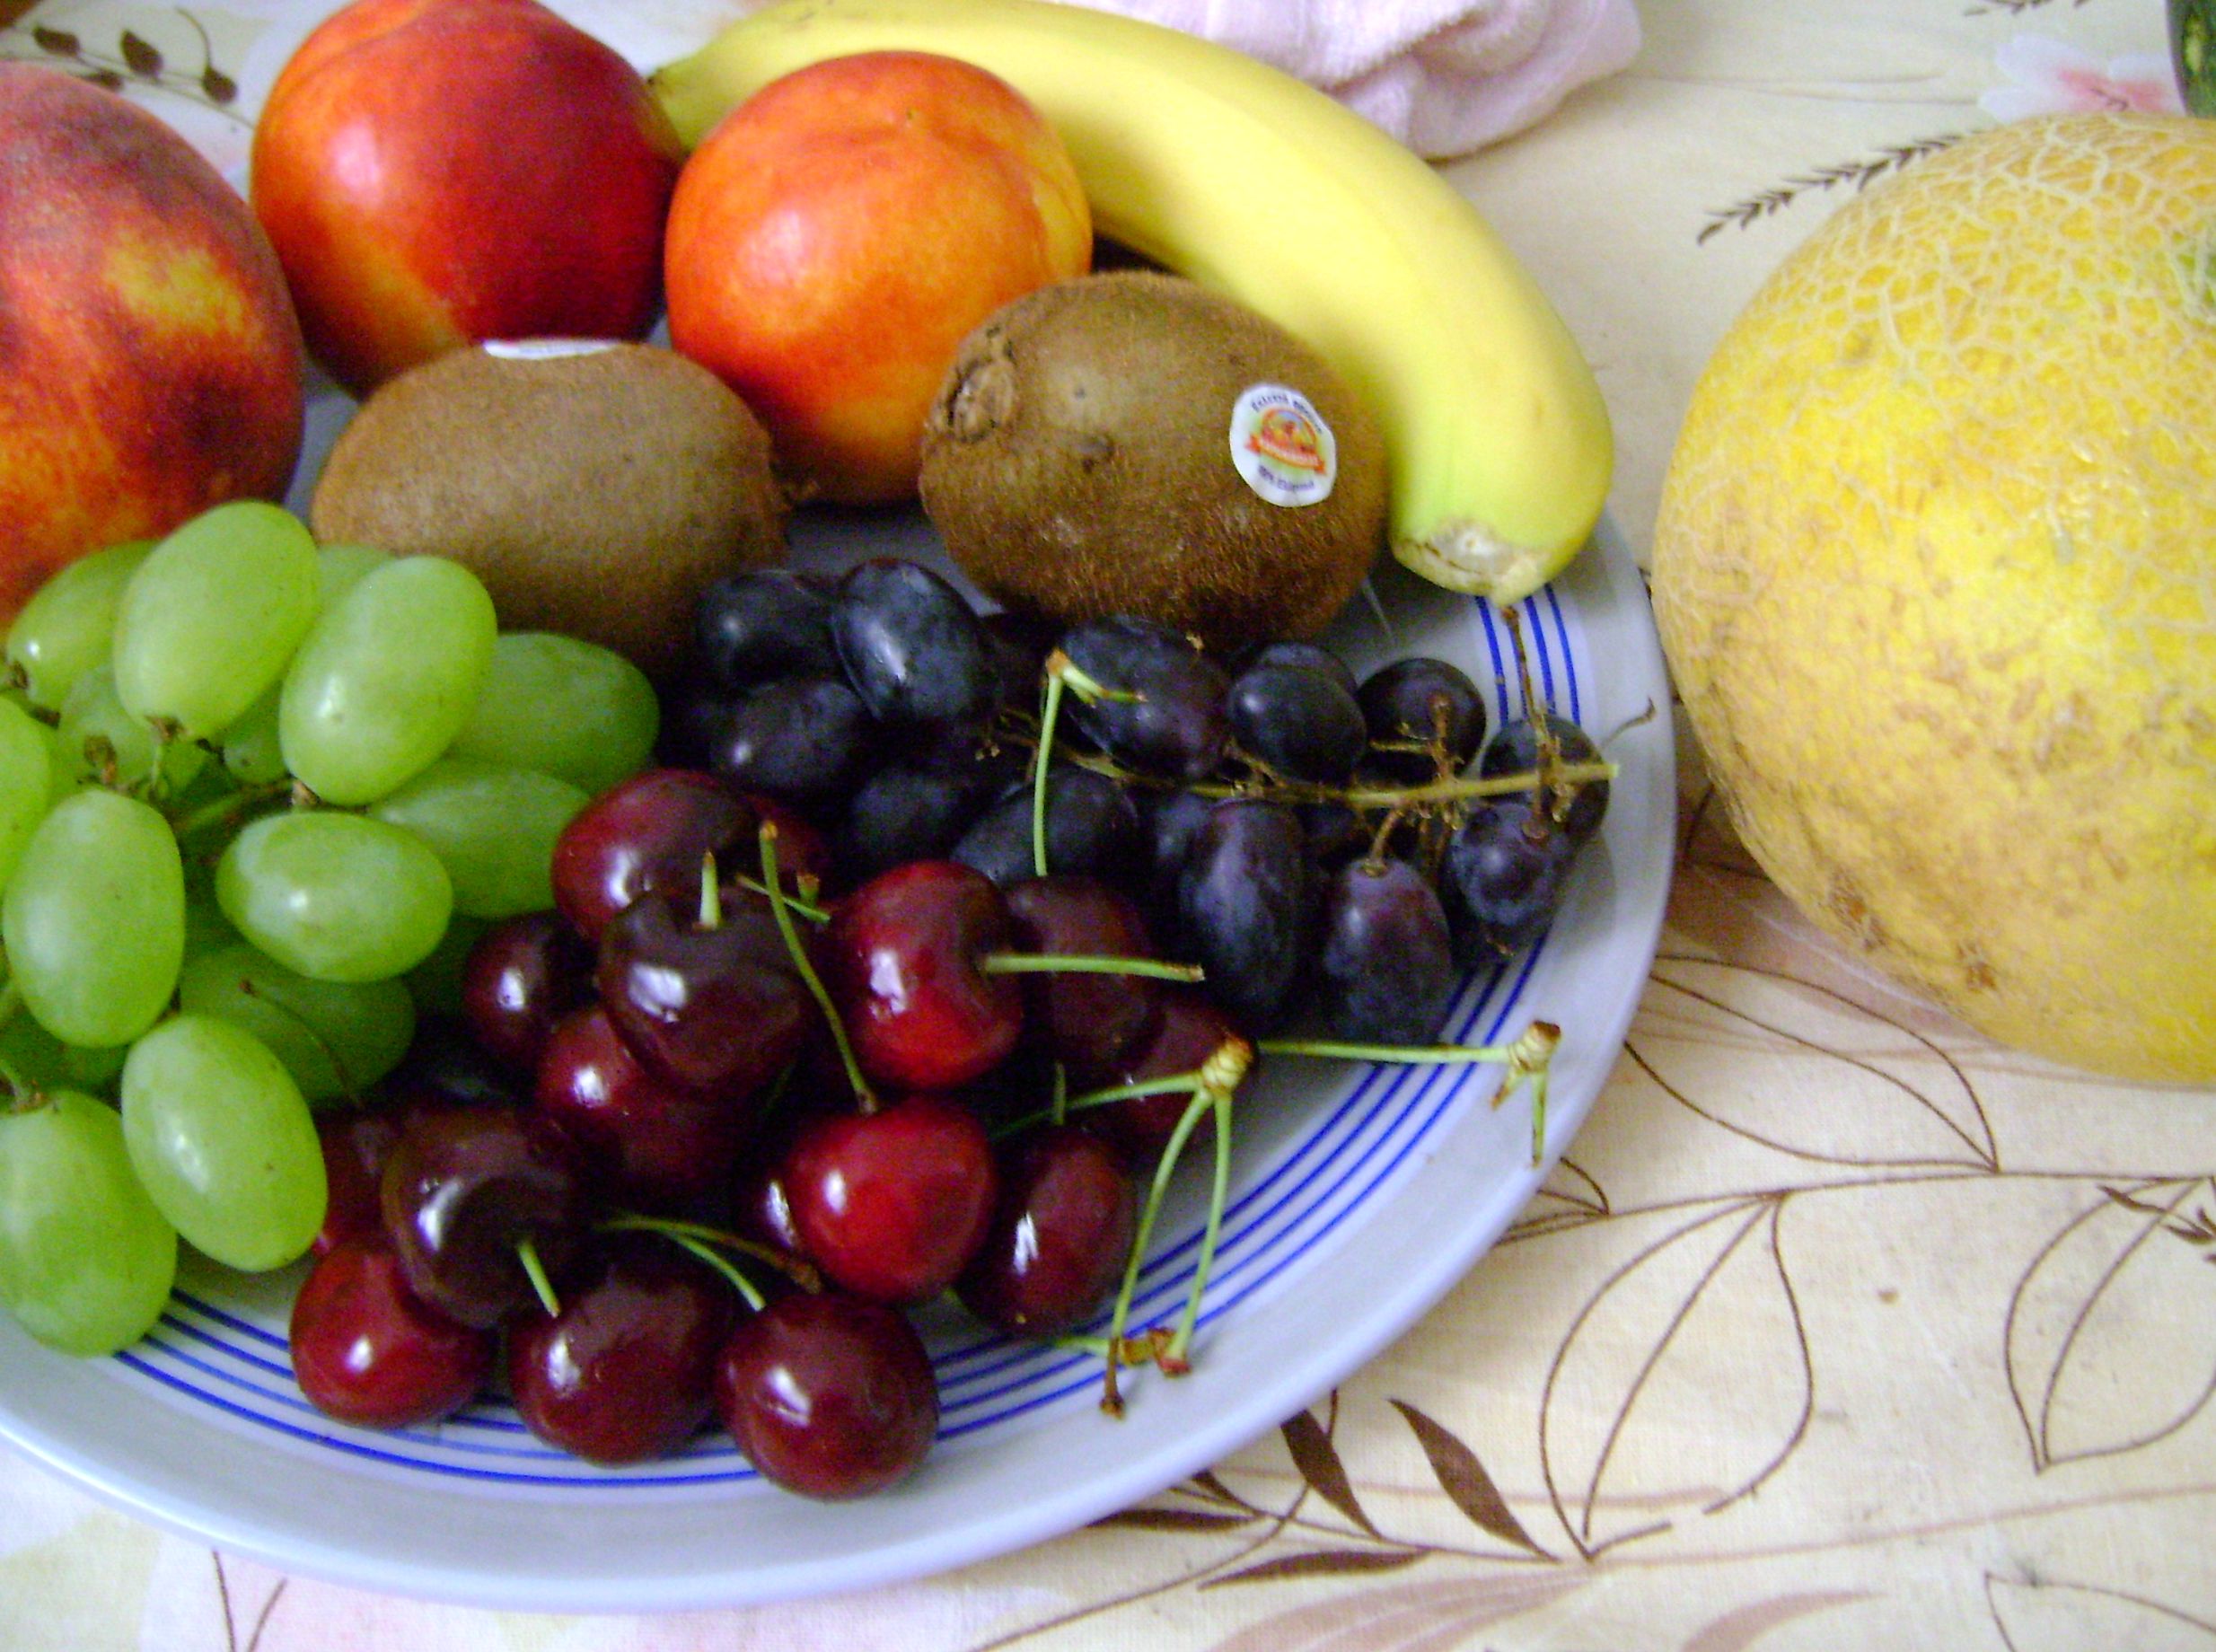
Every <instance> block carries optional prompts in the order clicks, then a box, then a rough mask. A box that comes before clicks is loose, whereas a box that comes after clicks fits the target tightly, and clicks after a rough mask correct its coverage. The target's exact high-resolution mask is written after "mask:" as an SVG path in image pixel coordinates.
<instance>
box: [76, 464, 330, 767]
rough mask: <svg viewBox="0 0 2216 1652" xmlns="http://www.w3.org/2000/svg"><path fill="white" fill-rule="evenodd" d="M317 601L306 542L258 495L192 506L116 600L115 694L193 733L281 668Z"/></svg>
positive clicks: (288, 518)
mask: <svg viewBox="0 0 2216 1652" xmlns="http://www.w3.org/2000/svg"><path fill="white" fill-rule="evenodd" d="M321 602H322V586H321V581H320V579H319V577H318V576H317V573H316V559H315V540H313V539H312V537H310V535H309V533H308V530H307V527H306V525H305V524H304V523H302V522H301V520H300V518H299V517H297V516H295V515H294V514H291V513H290V512H289V511H286V510H283V509H281V508H279V507H278V506H277V505H268V504H265V503H263V502H262V501H261V500H259V499H236V500H233V501H232V502H231V503H230V504H228V505H217V506H215V509H213V510H210V511H203V512H201V513H200V514H198V516H195V517H194V518H193V519H192V520H191V521H190V522H189V523H185V525H184V526H183V527H181V528H180V529H178V530H177V531H176V532H174V533H171V535H170V536H169V537H168V538H167V539H165V540H163V541H162V542H161V543H160V544H159V545H156V546H155V547H154V554H153V555H152V556H150V557H148V558H146V559H145V562H143V563H142V564H140V565H139V569H138V572H137V573H136V574H134V575H132V576H131V583H130V584H128V585H126V586H125V587H124V588H123V601H122V602H121V604H120V605H119V607H118V608H117V610H116V631H115V657H114V664H115V673H116V696H117V698H118V699H120V700H121V701H122V702H123V704H124V705H125V706H126V707H128V708H129V710H130V711H131V712H132V714H133V715H134V716H140V717H145V718H147V719H149V720H165V721H168V722H171V723H174V724H176V725H178V726H179V727H180V728H181V729H183V731H184V732H185V734H187V735H189V737H191V738H193V739H196V740H207V739H211V738H213V737H214V736H215V735H217V734H222V733H223V731H224V728H225V727H227V726H228V725H230V723H231V722H232V720H233V718H235V717H236V716H238V715H239V714H240V713H241V712H242V711H244V710H245V709H246V708H247V707H249V706H251V705H252V704H253V703H254V702H255V701H256V700H257V699H260V698H261V696H262V694H263V692H264V690H268V689H269V688H271V687H272V686H274V685H275V684H276V683H277V680H278V679H279V678H280V677H282V676H283V675H284V674H285V667H286V663H287V662H288V661H290V660H291V658H292V657H293V650H294V649H295V648H297V647H299V646H300V639H301V638H302V637H305V636H306V635H307V634H308V628H309V627H310V626H311V625H312V624H314V623H315V616H316V611H317V609H318V607H319V605H320V604H321Z"/></svg>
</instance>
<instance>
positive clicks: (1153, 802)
mask: <svg viewBox="0 0 2216 1652" xmlns="http://www.w3.org/2000/svg"><path fill="white" fill-rule="evenodd" d="M1138 796H1139V825H1140V830H1141V836H1142V841H1143V845H1144V849H1145V854H1144V856H1143V857H1142V858H1143V860H1144V862H1145V878H1146V883H1145V890H1144V894H1145V898H1146V899H1145V904H1146V907H1147V909H1148V911H1149V912H1150V913H1152V914H1153V915H1154V917H1155V919H1156V929H1157V931H1158V932H1167V931H1168V930H1171V929H1174V927H1176V919H1177V880H1178V878H1179V876H1180V875H1181V874H1183V872H1184V869H1185V852H1186V851H1187V850H1188V849H1190V848H1192V839H1193V834H1194V833H1195V832H1197V831H1199V830H1200V823H1201V822H1203V821H1205V820H1207V819H1208V817H1209V814H1210V813H1213V812H1214V811H1215V808H1216V803H1215V800H1214V799H1213V798H1209V797H1203V796H1201V795H1200V794H1199V793H1198V792H1188V791H1184V790H1182V789H1180V790H1175V791H1166V792H1157V791H1145V792H1141V793H1139V795H1138Z"/></svg>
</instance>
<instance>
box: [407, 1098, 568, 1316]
mask: <svg viewBox="0 0 2216 1652" xmlns="http://www.w3.org/2000/svg"><path fill="white" fill-rule="evenodd" d="M383 1206H384V1226H385V1234H386V1236H387V1237H388V1238H389V1239H390V1240H391V1243H392V1249H393V1252H394V1253H395V1254H396V1255H397V1256H398V1257H399V1259H400V1270H401V1272H402V1273H403V1274H404V1275H405V1276H406V1278H407V1280H408V1284H409V1289H411V1290H413V1291H414V1292H415V1293H416V1294H417V1295H418V1296H421V1297H422V1298H423V1299H424V1300H425V1301H426V1302H427V1303H429V1304H430V1305H432V1306H433V1307H435V1308H437V1309H438V1310H439V1311H440V1312H442V1313H444V1314H447V1315H448V1316H450V1317H452V1318H453V1319H457V1320H460V1321H461V1322H462V1323H463V1324H465V1325H475V1326H480V1327H485V1326H492V1325H497V1324H498V1323H499V1322H501V1320H502V1319H504V1318H506V1316H507V1314H510V1313H512V1312H513V1311H514V1310H515V1309H517V1308H519V1307H521V1306H523V1305H524V1304H525V1303H526V1302H529V1301H531V1300H532V1298H533V1296H534V1294H535V1293H534V1292H533V1290H532V1283H531V1276H530V1275H529V1274H528V1273H527V1272H526V1271H525V1270H524V1266H523V1256H522V1253H521V1250H522V1247H523V1245H524V1244H525V1243H529V1244H530V1245H531V1246H532V1249H533V1251H534V1252H536V1254H537V1256H538V1258H539V1261H540V1262H541V1264H542V1265H543V1266H544V1268H545V1269H546V1270H548V1271H549V1272H550V1273H551V1272H558V1271H559V1270H560V1269H561V1267H562V1265H563V1264H564V1263H565V1262H566V1261H567V1260H568V1258H569V1257H570V1256H571V1255H572V1254H573V1253H574V1252H576V1247H577V1244H578V1243H579V1242H580V1240H581V1238H582V1237H583V1235H584V1230H585V1218H586V1215H587V1203H586V1194H585V1182H584V1180H583V1178H582V1177H581V1176H580V1175H579V1173H578V1171H577V1165H576V1157H575V1153H574V1149H572V1148H571V1147H570V1146H569V1144H568V1142H567V1140H565V1139H564V1138H563V1137H562V1135H561V1134H560V1132H559V1131H558V1130H557V1129H555V1127H554V1126H553V1125H552V1124H551V1123H550V1122H548V1121H547V1120H544V1119H542V1118H540V1117H539V1116H537V1115H536V1114H533V1113H531V1112H523V1111H518V1110H511V1109H506V1108H503V1109H489V1110H488V1109H473V1110H470V1111H466V1112H464V1111H435V1112H432V1111H426V1112H419V1113H417V1114H415V1115H414V1116H412V1117H411V1118H410V1119H409V1121H408V1126H407V1128H406V1129H404V1130H403V1131H402V1132H401V1134H400V1140H399V1141H398V1142H397V1143H396V1144H394V1147H393V1148H392V1156H391V1159H390V1160H388V1161H387V1162H386V1164H385V1174H384V1187H383Z"/></svg>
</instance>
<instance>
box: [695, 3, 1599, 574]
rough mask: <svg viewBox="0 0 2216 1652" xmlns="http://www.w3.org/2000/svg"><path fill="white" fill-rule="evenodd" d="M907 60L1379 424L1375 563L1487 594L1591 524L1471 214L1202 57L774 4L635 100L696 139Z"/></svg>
mask: <svg viewBox="0 0 2216 1652" xmlns="http://www.w3.org/2000/svg"><path fill="white" fill-rule="evenodd" d="M885 49H903V50H916V51H933V52H939V53H943V54H945V56H947V57H960V58H963V59H965V60H967V61H969V62H971V63H974V64H976V65H977V66H980V67H981V68H985V69H988V70H989V71H991V72H992V73H993V74H996V75H999V76H1000V77H1001V78H1002V79H1003V80H1006V81H1007V82H1008V83H1010V84H1011V85H1013V86H1015V87H1016V89H1017V90H1018V91H1019V92H1023V93H1024V96H1025V97H1027V98H1029V99H1030V100H1031V101H1032V103H1033V105H1034V106H1035V107H1036V108H1037V109H1038V110H1039V111H1040V112H1041V113H1042V115H1043V116H1045V117H1046V119H1048V120H1049V121H1050V122H1051V123H1052V124H1053V126H1054V127H1055V128H1056V130H1057V131H1059V132H1060V135H1061V137H1062V140H1063V142H1064V144H1065V145H1067V146H1068V150H1069V153H1070V155H1071V157H1072V159H1073V160H1074V161H1075V162H1076V163H1077V175H1078V177H1079V179H1080V180H1082V181H1083V183H1084V185H1085V190H1086V198H1088V200H1089V201H1090V202H1091V204H1092V207H1093V214H1094V222H1095V225H1096V226H1097V227H1098V228H1099V229H1100V231H1101V232H1102V233H1104V234H1106V235H1108V236H1110V237H1111V238H1112V239H1114V240H1116V241H1119V242H1122V243H1123V244H1125V245H1126V246H1129V247H1130V248H1132V249H1133V250H1136V251H1138V252H1140V253H1142V254H1144V255H1145V256H1147V257H1148V258H1150V259H1155V260H1156V262H1158V263H1161V264H1163V265H1165V266H1166V267H1167V268H1171V269H1174V270H1176V271H1178V272H1180V273H1181V274H1183V275H1186V276H1189V277H1192V278H1193V279H1195V280H1198V281H1200V282H1202V283H1204V284H1206V285H1208V286H1212V287H1215V288H1217V289H1218V291H1221V292H1224V293H1227V294H1230V295H1231V296H1233V297H1235V298H1236V299H1238V300H1240V301H1241V302H1242V303H1245V304H1247V305H1248V306H1249V307H1251V308H1253V309H1254V310H1257V311H1259V312H1262V314H1264V315H1266V316H1268V317H1270V318H1271V320H1273V321H1276V322H1277V323H1278V324H1279V326H1281V327H1284V328H1285V329H1286V330H1288V331H1289V332H1291V333H1293V334H1294V335H1295V336H1296V337H1297V338H1302V339H1304V340H1306V342H1307V343H1308V344H1309V345H1310V346H1311V347H1313V348H1315V349H1316V350H1317V351H1319V352H1320V353H1322V354H1323V356H1325V358H1326V359H1328V360H1329V361H1330V362H1331V363H1332V365H1333V366H1335V367H1336V368H1338V370H1339V371H1340V372H1341V373H1342V374H1343V375H1344V376H1345V377H1346V379H1347V381H1348V382H1349V383H1350V384H1351V385H1352V386H1353V387H1354V389H1355V390H1356V391H1357V392H1358V393H1359V394H1360V395H1362V396H1364V397H1365V398H1366V399H1367V400H1368V402H1369V404H1370V406H1371V407H1372V408H1374V409H1376V413H1377V415H1378V417H1379V419H1380V421H1381V423H1382V425H1383V427H1384V430H1385V441H1386V447H1387V452H1388V453H1389V455H1390V464H1391V476H1392V511H1391V520H1390V523H1389V532H1390V535H1391V539H1392V544H1393V550H1394V555H1395V556H1397V557H1398V558H1400V559H1401V560H1402V561H1403V562H1404V563H1406V564H1407V565H1408V566H1409V567H1411V568H1413V569H1414V570H1415V571H1416V572H1417V573H1419V574H1420V575H1422V576H1424V577H1426V578H1428V579H1430V580H1433V581H1435V582H1436V583H1438V584H1442V585H1445V586H1447V587H1449V588H1450V589H1453V590H1457V591H1473V592H1477V593H1482V594H1483V595H1486V596H1489V597H1491V598H1492V599H1494V600H1495V601H1498V602H1515V601H1517V600H1519V599H1521V598H1523V597H1525V596H1527V595H1529V594H1530V593H1532V592H1533V591H1534V590H1536V589H1537V588H1538V587H1539V586H1540V585H1542V584H1544V583H1545V582H1546V581H1547V580H1549V579H1551V578H1552V577H1553V576H1555V575H1556V574H1558V573H1559V572H1561V569H1562V567H1564V565H1566V564H1567V563H1568V562H1569V561H1570V558H1572V557H1573V556H1574V555H1576V553H1577V551H1578V547H1579V546H1581V545H1582V544H1583V543H1584V542H1585V540H1586V538H1587V535H1588V534H1589V533H1590V532H1591V531H1592V528H1593V524H1594V523H1595V522H1596V519H1597V518H1598V517H1599V514H1600V510H1601V506H1602V504H1603V502H1604V501H1605V497H1606V495H1607V491H1608V483H1609V477H1610V472H1611V470H1612V468H1613V465H1614V443H1613V440H1612V437H1611V434H1610V431H1609V426H1608V415H1607V409H1606V408H1605V406H1604V404H1603V402H1602V400H1601V395H1600V389H1599V386H1598V385H1597V384H1596V382H1594V379H1593V374H1592V370H1591V369H1590V367H1589V366H1588V365H1587V363H1586V360H1585V358H1584V356H1582V355H1581V354H1580V353H1579V351H1578V346H1577V343H1576V341H1575V340H1574V339H1572V338H1571V337H1570V332H1569V330H1568V329H1567V328H1566V327H1564V326H1563V324H1562V321H1561V318H1560V317H1559V316H1558V315H1557V314H1556V313H1555V312H1554V310H1553V308H1552V306H1551V305H1550V304H1549V303H1547V300H1546V298H1545V296H1544V295H1543V294H1542V293H1541V292H1540V291H1539V289H1538V287H1537V286H1536V285H1535V284H1534V282H1533V280H1532V279H1531V277H1530V275H1529V273H1528V272H1527V271H1526V270H1525V269H1524V268H1523V267H1522V266H1521V265H1520V264H1518V263H1517V260H1516V259H1515V256H1514V255H1513V254H1512V253H1510V252H1509V251H1508V249H1507V247H1506V246H1504V245H1503V244H1502V243H1501V242H1500V241H1499V238H1498V237H1497V236H1496V235H1495V234H1494V233H1493V232H1492V230H1491V227H1490V226H1489V225H1488V224H1486V223H1485V222H1484V220H1483V219H1482V217H1480V215H1478V213H1477V211H1476V209H1475V208H1474V207H1473V206H1471V205H1470V204H1469V202H1468V201H1466V200H1465V199H1464V198H1463V197H1462V196H1461V195H1459V194H1458V193H1456V192H1455V189H1454V188H1453V187H1452V186H1451V185H1450V184H1448V183H1447V180H1445V179H1443V178H1442V177H1440V176H1439V174H1438V172H1436V171H1433V170H1432V169H1431V168H1430V167H1429V165H1427V164H1426V163H1424V162H1423V161H1422V160H1421V159H1420V158H1419V157H1418V156H1417V155H1415V154H1413V153H1411V151H1409V150H1408V149H1406V148H1404V147H1403V145H1400V144H1398V143H1395V142H1394V140H1393V139H1391V138H1390V137H1388V136H1385V134H1384V133H1382V132H1380V131H1379V130H1378V129H1377V128H1376V127H1373V126H1371V125H1370V124H1369V123H1368V122H1367V120H1365V119H1362V118H1361V117H1360V116H1359V115H1357V114H1355V113H1353V112H1352V111H1351V110H1348V109H1346V108H1345V107H1344V106H1342V105H1341V104H1340V103H1338V102H1336V101H1333V100H1332V98H1330V97H1328V96H1326V95H1325V94H1324V93H1323V92H1319V91H1317V90H1315V88H1314V87H1311V86H1308V85H1306V84H1305V83H1302V82H1300V81H1298V80H1297V79H1295V78H1294V77H1293V76H1291V75H1286V74H1283V73H1281V72H1279V70H1277V69H1274V68H1271V66H1268V65H1266V64H1263V63H1261V62H1258V61H1256V60H1255V59H1253V58H1251V57H1245V56H1244V55H1243V54H1241V53H1239V52H1236V51H1233V50H1231V49H1230V48H1227V47H1223V46H1218V45H1216V44H1214V43H1213V42H1210V41H1208V40H1201V39H1199V38H1198V37H1196V36H1192V35H1187V34H1183V33H1180V32H1178V31H1174V30H1170V29H1165V28H1162V27H1160V26H1158V25H1156V24H1153V23H1147V22H1139V21H1137V20H1134V19H1131V18H1128V17H1122V16H1118V15H1115V14H1113V13H1105V12H1095V11H1091V10H1087V9H1086V8H1084V7H1081V6H1077V5H1064V4H1051V3H1049V0H785V4H777V5H773V6H771V7H770V8H769V9H768V10H766V11H762V12H757V13H754V14H752V16H749V17H746V18H743V19H742V20H740V21H739V22H735V23H733V24H731V25H730V26H728V27H727V28H725V30H724V31H722V32H721V33H719V34H717V36H716V37H715V39H714V40H711V41H709V43H708V45H707V46H705V47H704V48H701V49H700V50H699V51H698V52H696V53H694V54H693V55H691V56H690V57H685V58H683V59H682V60H680V61H678V62H675V63H673V64H670V65H668V66H666V67H664V68H663V69H661V70H659V71H658V72H656V73H655V75H653V77H652V83H653V86H654V89H655V94H656V96H657V97H658V98H659V99H660V100H661V102H662V105H663V107H664V109H665V110H667V111H668V113H669V115H670V118H671V119H672V120H673V123H674V124H675V126H676V127H677V129H678V132H679V133H680V135H681V136H682V137H683V138H684V140H685V142H686V143H687V144H688V145H695V144H698V143H699V141H700V139H701V138H703V137H704V136H707V134H708V130H709V129H710V128H711V127H714V126H715V124H716V123H717V121H718V120H720V119H722V118H723V116H724V115H725V113H726V112H727V111H728V110H731V109H732V108H733V107H734V105H736V104H737V103H739V102H741V101H743V100H744V99H745V98H746V97H747V96H748V95H750V94H751V93H752V92H754V91H755V90H757V89H758V88H760V87H761V86H763V85H765V84H767V83H769V82H770V81H772V80H774V79H777V78H778V76H780V75H786V74H788V73H790V72H791V71H793V70H795V69H798V68H803V67H805V66H807V65H809V64H812V63H815V62H818V61H820V60H822V59H823V58H826V57H842V56H846V55H848V54H850V53H853V52H859V51H875V50H885Z"/></svg>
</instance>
